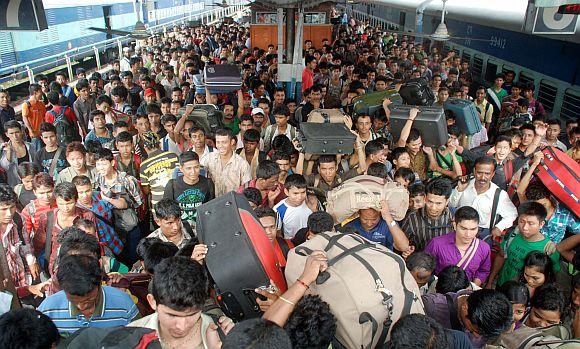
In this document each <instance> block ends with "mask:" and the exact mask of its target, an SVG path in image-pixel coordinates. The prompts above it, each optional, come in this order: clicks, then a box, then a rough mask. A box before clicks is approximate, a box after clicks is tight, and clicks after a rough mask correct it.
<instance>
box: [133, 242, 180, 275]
mask: <svg viewBox="0 0 580 349" xmlns="http://www.w3.org/2000/svg"><path fill="white" fill-rule="evenodd" d="M178 250H179V249H178V248H177V246H175V244H174V243H172V242H163V241H161V239H159V238H143V239H141V241H139V244H138V245H137V250H136V253H137V258H139V260H141V261H143V268H144V269H145V270H146V271H147V272H148V273H149V274H153V273H154V269H155V267H156V266H157V265H158V264H159V263H160V262H161V261H162V260H164V259H165V258H169V257H173V256H175V254H176V253H177V251H178Z"/></svg>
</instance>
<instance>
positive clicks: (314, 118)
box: [308, 109, 345, 124]
mask: <svg viewBox="0 0 580 349" xmlns="http://www.w3.org/2000/svg"><path fill="white" fill-rule="evenodd" d="M344 116H345V115H344V114H343V113H342V112H341V111H340V110H339V109H314V110H313V111H311V112H310V113H309V114H308V122H315V123H319V124H322V123H331V124H344Z"/></svg>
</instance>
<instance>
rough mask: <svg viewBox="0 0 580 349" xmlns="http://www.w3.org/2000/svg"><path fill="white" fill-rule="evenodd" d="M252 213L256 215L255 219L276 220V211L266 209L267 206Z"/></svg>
mask: <svg viewBox="0 0 580 349" xmlns="http://www.w3.org/2000/svg"><path fill="white" fill-rule="evenodd" d="M254 213H255V214H256V217H258V218H264V217H272V218H276V217H278V215H277V213H276V211H274V210H273V209H272V208H270V207H267V206H263V207H258V208H257V209H255V210H254Z"/></svg>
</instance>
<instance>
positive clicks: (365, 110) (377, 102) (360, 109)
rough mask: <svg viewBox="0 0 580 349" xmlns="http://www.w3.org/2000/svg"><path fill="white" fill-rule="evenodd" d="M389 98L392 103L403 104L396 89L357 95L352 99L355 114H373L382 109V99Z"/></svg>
mask: <svg viewBox="0 0 580 349" xmlns="http://www.w3.org/2000/svg"><path fill="white" fill-rule="evenodd" d="M386 98H389V99H390V100H391V101H392V102H393V103H394V104H403V99H402V98H401V95H400V94H399V92H397V90H385V91H380V92H373V93H367V94H364V95H362V96H357V97H355V98H353V100H352V108H353V110H354V114H355V115H375V113H376V112H377V111H379V110H382V109H383V101H384V100H385V99H386Z"/></svg>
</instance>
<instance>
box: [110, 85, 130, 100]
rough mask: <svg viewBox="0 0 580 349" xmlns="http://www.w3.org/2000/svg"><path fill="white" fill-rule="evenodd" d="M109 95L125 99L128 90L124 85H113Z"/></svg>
mask: <svg viewBox="0 0 580 349" xmlns="http://www.w3.org/2000/svg"><path fill="white" fill-rule="evenodd" d="M111 96H117V97H119V98H121V99H122V100H126V99H127V97H128V96H129V90H127V88H126V87H125V86H117V87H113V89H112V90H111Z"/></svg>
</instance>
